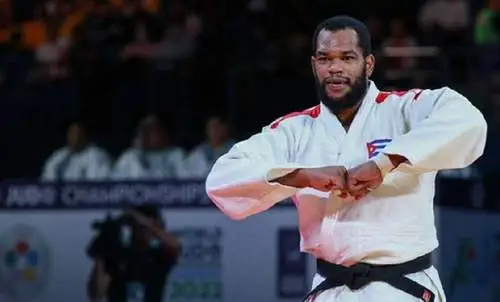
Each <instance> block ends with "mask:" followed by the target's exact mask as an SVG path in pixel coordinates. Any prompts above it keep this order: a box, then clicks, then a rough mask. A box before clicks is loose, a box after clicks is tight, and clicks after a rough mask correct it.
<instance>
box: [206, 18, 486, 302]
mask: <svg viewBox="0 0 500 302" xmlns="http://www.w3.org/2000/svg"><path fill="white" fill-rule="evenodd" d="M311 65H312V70H313V73H314V76H315V78H316V81H317V88H318V95H319V101H320V104H319V105H317V106H314V107H312V108H310V109H307V110H305V111H303V112H300V113H293V114H289V115H286V116H284V117H282V118H279V119H277V120H276V121H275V122H273V123H272V124H270V125H269V126H267V127H265V128H264V129H263V131H262V132H261V133H259V134H255V135H253V136H252V137H250V138H249V139H247V140H245V141H242V142H239V143H237V144H236V145H235V146H234V147H233V148H232V149H231V150H230V151H229V152H228V153H227V154H225V155H223V156H222V157H221V158H219V159H218V160H217V162H216V163H215V165H214V166H213V168H212V170H211V172H210V174H209V175H208V178H207V180H206V190H207V193H208V195H209V196H210V198H211V200H213V202H214V203H215V204H216V205H217V207H218V208H219V209H220V210H221V211H222V212H224V213H225V214H226V215H227V216H229V217H230V218H233V219H236V220H238V219H244V218H246V217H248V216H250V215H255V214H257V213H259V212H262V211H265V210H267V209H269V208H271V207H272V206H273V205H274V204H276V203H277V202H279V201H281V200H283V199H286V198H289V197H293V199H294V201H295V205H296V207H297V210H298V220H299V221H298V223H299V230H300V233H301V242H300V247H301V250H302V251H303V252H307V253H310V254H312V255H313V256H314V257H315V258H317V273H316V275H315V276H314V278H313V284H312V290H311V292H310V293H309V295H308V296H307V297H305V301H315V302H327V301H328V302H331V301H342V302H344V301H345V302H347V301H353V302H354V301H356V302H357V301H361V302H366V301H368V302H371V301H374V302H406V301H408V302H410V301H411V302H413V301H425V302H431V301H433V302H444V301H445V300H446V298H445V294H444V291H443V287H442V285H441V281H440V279H439V276H438V272H437V271H436V269H435V268H434V267H433V266H432V264H431V259H430V258H431V257H430V253H431V252H432V251H433V250H434V249H436V248H437V247H438V240H437V236H436V229H435V225H434V212H433V197H434V183H435V177H436V173H437V172H438V171H439V170H441V169H454V168H463V167H466V166H468V165H470V164H471V163H473V162H474V161H475V160H476V159H477V158H478V157H479V156H481V155H482V152H483V149H484V145H485V140H486V130H487V126H486V122H485V120H484V118H483V115H482V114H481V113H480V112H479V111H478V110H477V109H476V108H475V107H474V106H473V105H472V104H471V103H470V102H469V101H468V100H467V99H466V98H465V97H464V96H462V95H461V94H459V93H458V92H456V91H454V90H453V89H450V88H448V87H443V88H440V89H435V90H430V89H425V90H420V89H413V90H409V91H406V92H384V91H380V90H379V89H378V88H377V86H376V85H375V83H374V82H372V81H370V80H369V78H370V75H371V74H372V72H373V69H374V67H375V58H374V56H373V55H372V54H371V46H370V35H369V32H368V30H367V28H366V27H365V25H364V24H363V23H361V22H359V21H358V20H356V19H353V18H350V17H347V16H337V17H333V18H330V19H327V20H325V21H323V22H322V23H321V24H319V26H318V27H317V30H316V32H315V34H314V39H313V54H312V57H311Z"/></svg>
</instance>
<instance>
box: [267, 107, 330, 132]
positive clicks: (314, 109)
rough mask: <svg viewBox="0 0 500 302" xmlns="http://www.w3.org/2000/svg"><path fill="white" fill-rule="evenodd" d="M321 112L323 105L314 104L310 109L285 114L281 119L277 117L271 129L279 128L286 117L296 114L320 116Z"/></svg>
mask: <svg viewBox="0 0 500 302" xmlns="http://www.w3.org/2000/svg"><path fill="white" fill-rule="evenodd" d="M320 112H321V107H320V105H317V106H314V107H312V108H309V109H306V110H304V111H297V112H292V113H289V114H287V115H285V116H282V117H280V118H279V119H277V120H276V121H275V122H273V123H272V124H271V126H270V128H271V129H275V128H277V127H278V126H279V125H280V123H281V122H283V121H284V120H286V119H289V118H292V117H295V116H299V115H309V116H310V117H312V118H317V117H318V116H319V114H320Z"/></svg>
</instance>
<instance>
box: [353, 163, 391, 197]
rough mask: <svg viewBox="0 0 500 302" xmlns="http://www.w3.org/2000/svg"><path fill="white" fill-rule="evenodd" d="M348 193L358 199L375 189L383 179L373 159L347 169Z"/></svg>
mask: <svg viewBox="0 0 500 302" xmlns="http://www.w3.org/2000/svg"><path fill="white" fill-rule="evenodd" d="M347 175H348V176H347V183H348V187H349V194H351V195H352V196H353V197H354V198H355V199H356V200H359V199H361V198H363V197H365V196H366V195H368V194H369V193H370V191H372V190H374V189H376V188H377V187H378V186H379V185H380V184H381V183H382V181H383V177H382V173H381V171H380V169H379V168H378V166H377V165H376V164H375V162H373V161H368V162H366V163H363V164H361V165H359V166H357V167H355V168H352V169H349V171H347Z"/></svg>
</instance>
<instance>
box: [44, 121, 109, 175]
mask: <svg viewBox="0 0 500 302" xmlns="http://www.w3.org/2000/svg"><path fill="white" fill-rule="evenodd" d="M110 166H111V162H110V158H109V156H108V154H107V153H106V152H105V151H104V150H102V149H101V148H99V147H96V146H94V145H92V144H91V143H90V142H89V140H88V137H87V132H86V129H85V128H84V126H83V125H82V124H81V123H73V124H71V125H70V126H69V128H68V133H67V146H66V147H63V148H61V149H59V150H57V151H55V152H54V153H53V154H52V155H51V156H50V157H49V159H47V161H46V163H45V167H44V169H43V174H42V180H44V181H79V180H100V179H105V178H107V177H108V176H109V173H110Z"/></svg>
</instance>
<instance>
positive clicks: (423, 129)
mask: <svg viewBox="0 0 500 302" xmlns="http://www.w3.org/2000/svg"><path fill="white" fill-rule="evenodd" d="M402 110H403V115H404V117H405V120H406V124H407V125H408V127H409V131H408V132H407V133H406V134H404V135H402V136H399V137H397V138H395V139H394V140H393V141H392V142H391V144H389V145H388V146H387V147H386V148H385V150H384V152H383V153H385V154H397V155H402V156H404V157H405V158H406V159H408V161H409V163H408V164H403V166H404V169H405V170H406V169H410V170H411V171H415V172H431V171H437V170H441V169H458V168H464V167H466V166H468V165H470V164H471V163H473V162H474V161H475V160H476V159H478V158H479V157H480V156H481V155H482V153H483V150H484V146H485V143H486V131H487V125H486V121H485V120H484V117H483V115H482V114H481V112H480V111H479V110H478V109H477V108H476V107H474V106H473V105H472V104H471V103H470V102H469V101H468V100H467V99H466V98H465V97H464V96H462V95H461V94H459V93H458V92H456V91H454V90H452V89H450V88H447V87H445V88H442V89H436V90H424V91H422V92H421V93H420V94H419V93H417V94H416V95H415V97H414V98H404V99H403V103H402Z"/></svg>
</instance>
